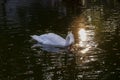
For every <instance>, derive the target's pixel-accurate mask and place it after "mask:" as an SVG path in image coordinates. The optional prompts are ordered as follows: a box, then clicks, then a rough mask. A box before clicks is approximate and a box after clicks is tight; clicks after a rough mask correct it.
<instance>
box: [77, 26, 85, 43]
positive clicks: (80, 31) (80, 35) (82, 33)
mask: <svg viewBox="0 0 120 80" xmlns="http://www.w3.org/2000/svg"><path fill="white" fill-rule="evenodd" d="M78 34H79V39H80V40H81V41H86V39H87V34H86V31H85V29H83V28H82V29H80V30H79V32H78Z"/></svg>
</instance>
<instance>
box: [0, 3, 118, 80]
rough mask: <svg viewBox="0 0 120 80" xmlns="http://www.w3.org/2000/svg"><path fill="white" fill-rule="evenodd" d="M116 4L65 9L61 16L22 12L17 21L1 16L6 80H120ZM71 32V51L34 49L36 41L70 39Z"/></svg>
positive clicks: (0, 69)
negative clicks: (35, 37)
mask: <svg viewBox="0 0 120 80" xmlns="http://www.w3.org/2000/svg"><path fill="white" fill-rule="evenodd" d="M25 3H27V2H25ZM111 4H112V3H111ZM111 4H106V3H104V1H103V2H101V3H100V2H91V3H88V4H84V5H83V6H81V7H79V8H78V6H74V7H75V8H74V9H71V7H70V6H67V7H63V6H62V5H59V6H62V7H60V9H59V8H58V10H59V11H58V12H56V11H54V10H53V11H51V10H50V11H49V10H47V9H41V10H40V11H39V8H36V6H35V7H32V9H31V11H33V12H31V13H30V12H29V11H26V9H25V10H24V8H19V10H18V9H17V10H18V13H15V14H16V15H18V16H17V17H16V16H15V18H14V20H7V19H6V18H7V17H6V15H0V80H119V79H120V6H119V4H120V3H119V2H118V3H115V4H114V5H111ZM40 8H41V7H40ZM61 8H62V9H61ZM76 8H77V9H76ZM65 10H66V11H65ZM78 10H79V11H78ZM69 31H72V32H73V34H74V38H75V43H74V45H73V46H72V49H71V51H59V52H50V51H45V50H42V49H41V48H40V47H36V48H32V46H33V45H34V44H35V41H33V40H32V39H31V37H30V36H31V35H41V34H44V33H49V32H52V33H56V34H58V35H60V36H62V37H63V38H65V37H66V35H67V33H68V32H69Z"/></svg>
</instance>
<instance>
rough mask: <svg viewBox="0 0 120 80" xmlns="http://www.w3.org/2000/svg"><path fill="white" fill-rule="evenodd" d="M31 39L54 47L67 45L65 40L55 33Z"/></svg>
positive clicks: (34, 36) (35, 36)
mask: <svg viewBox="0 0 120 80" xmlns="http://www.w3.org/2000/svg"><path fill="white" fill-rule="evenodd" d="M31 37H32V38H33V39H35V40H36V41H38V42H39V43H42V44H47V45H54V46H64V45H65V39H64V38H62V37H61V36H59V35H57V34H54V33H48V34H43V35H40V36H37V35H33V36H31Z"/></svg>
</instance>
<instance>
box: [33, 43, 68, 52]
mask: <svg viewBox="0 0 120 80" xmlns="http://www.w3.org/2000/svg"><path fill="white" fill-rule="evenodd" d="M37 47H38V48H40V49H42V50H44V51H47V52H55V53H59V52H66V51H67V48H59V47H55V46H52V45H45V44H40V43H36V44H34V45H33V46H32V47H31V48H37Z"/></svg>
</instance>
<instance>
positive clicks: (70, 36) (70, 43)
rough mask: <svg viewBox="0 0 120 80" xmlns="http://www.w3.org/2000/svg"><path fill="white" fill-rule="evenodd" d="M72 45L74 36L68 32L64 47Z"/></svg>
mask: <svg viewBox="0 0 120 80" xmlns="http://www.w3.org/2000/svg"><path fill="white" fill-rule="evenodd" d="M73 43H74V35H73V34H72V32H68V35H67V37H66V43H65V46H71V45H72V44H73Z"/></svg>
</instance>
